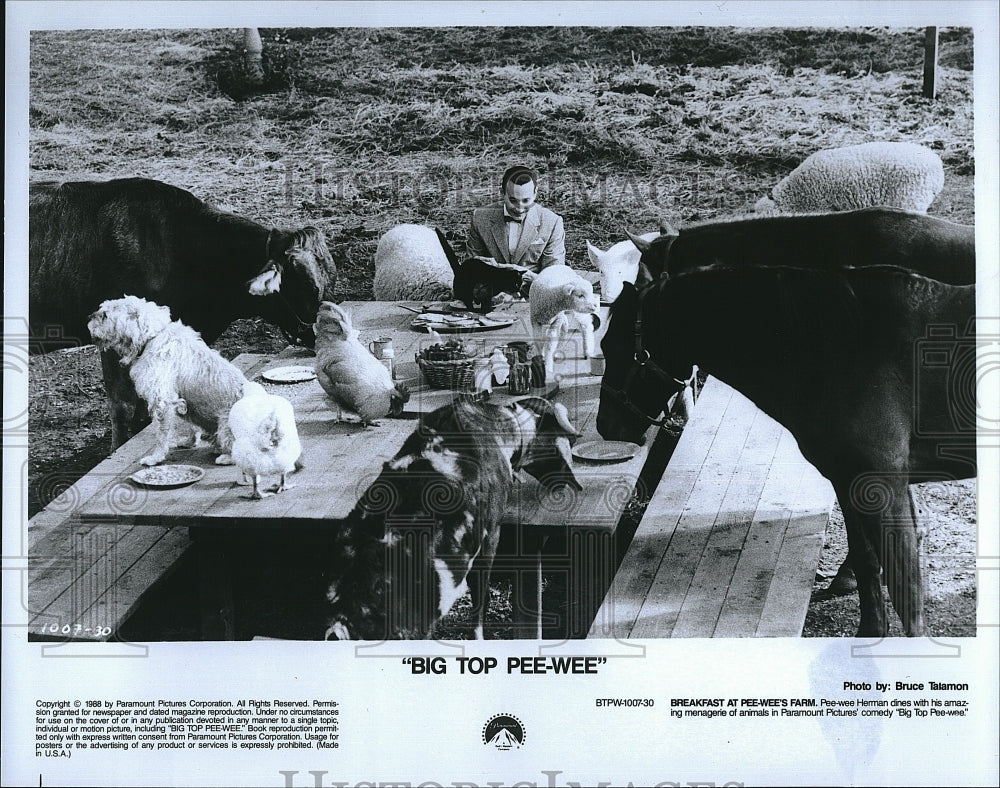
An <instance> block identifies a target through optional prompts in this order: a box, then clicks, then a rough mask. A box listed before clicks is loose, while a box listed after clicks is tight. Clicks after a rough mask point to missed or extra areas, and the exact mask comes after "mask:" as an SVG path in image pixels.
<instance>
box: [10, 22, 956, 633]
mask: <svg viewBox="0 0 1000 788" xmlns="http://www.w3.org/2000/svg"><path fill="white" fill-rule="evenodd" d="M261 34H262V36H263V39H264V65H265V70H266V82H265V85H264V89H263V90H261V91H256V92H254V91H250V90H249V89H248V86H247V81H246V78H245V74H244V73H243V70H242V65H241V52H242V38H241V36H240V34H239V31H237V30H170V31H156V30H143V31H134V30H128V31H120V30H119V31H59V32H41V33H34V34H33V35H32V38H31V61H30V108H29V123H30V172H31V177H33V178H35V177H59V178H95V177H96V178H110V177H121V176H147V177H152V178H157V179H160V180H163V181H167V182H169V183H172V184H175V185H177V186H181V187H184V188H187V189H189V190H191V191H192V192H194V193H195V194H196V195H197V196H199V197H201V198H203V199H206V200H209V201H212V202H215V203H217V204H219V205H223V206H226V207H229V208H231V209H233V210H235V211H237V212H238V213H241V214H243V215H246V216H248V217H251V218H254V219H257V220H259V221H261V222H263V223H266V224H275V225H278V226H301V225H306V224H312V225H315V226H317V227H319V228H320V229H321V230H323V231H324V232H325V233H326V235H327V238H328V242H329V244H330V247H331V250H332V251H333V252H334V255H335V258H336V260H337V263H338V266H339V272H340V278H339V282H338V288H337V295H338V300H347V299H368V298H371V281H372V275H373V268H372V262H373V256H374V251H375V246H376V244H377V242H378V239H379V237H380V236H381V235H382V234H383V233H384V232H385V231H386V230H388V229H389V228H391V227H392V226H394V225H396V224H400V223H403V222H417V223H421V224H432V225H436V226H439V227H441V228H442V229H444V230H445V231H446V232H447V233H448V234H449V235H450V236H451V237H452V238H453V239H455V240H456V241H457V242H458V243H459V244H461V242H463V241H464V237H465V232H466V227H467V223H468V221H469V217H470V214H471V211H472V209H473V207H475V206H477V205H480V204H483V203H486V202H490V201H492V200H493V199H494V198H495V196H496V194H497V189H498V185H499V184H498V178H499V173H500V172H501V171H502V170H503V169H504V168H505V167H507V166H508V165H510V164H513V163H527V164H530V165H532V166H534V167H535V168H537V170H538V171H539V173H540V175H541V184H540V185H541V189H540V201H541V202H543V203H544V204H545V205H547V206H549V207H551V208H553V209H554V210H556V211H557V212H559V213H560V214H562V216H563V217H564V219H565V223H566V229H567V257H568V262H569V263H570V264H571V265H574V266H577V267H581V268H587V267H589V264H588V263H587V257H586V251H585V241H586V240H590V241H592V242H594V243H596V244H597V245H599V246H602V247H606V246H608V245H610V244H611V243H614V242H617V241H619V240H622V239H623V238H624V237H625V236H624V232H625V230H626V229H629V230H634V231H646V230H649V229H653V228H655V226H656V224H657V221H658V219H659V217H661V216H665V217H667V218H668V219H670V220H671V221H673V222H681V223H683V222H685V221H691V220H696V219H706V218H711V217H715V216H725V215H730V214H734V213H741V212H745V211H748V210H749V209H750V208H751V207H752V205H753V204H754V203H755V202H756V201H757V199H759V198H760V197H761V196H763V195H764V194H766V193H767V192H768V190H769V189H770V188H771V187H772V186H773V185H774V184H775V183H776V182H777V181H778V180H780V178H781V177H782V176H783V175H784V174H785V173H787V172H788V171H790V170H791V169H793V168H794V167H795V166H796V165H797V164H798V163H799V162H800V161H801V160H802V159H804V158H805V157H806V156H808V155H809V154H810V153H812V152H814V151H816V150H818V149H822V148H828V147H836V146H840V145H848V144H854V143H860V142H867V141H872V140H890V141H897V140H898V141H911V142H918V143H921V144H923V145H926V146H928V147H930V148H932V149H933V150H935V151H936V152H937V153H938V154H939V155H940V156H941V158H942V160H943V162H944V165H945V172H946V179H945V188H944V190H943V192H942V193H941V195H940V196H939V197H938V199H937V200H936V202H935V203H934V205H933V206H932V207H931V213H934V214H937V215H940V216H943V217H946V218H949V219H952V220H955V221H960V222H965V223H972V222H973V220H974V200H973V179H974V172H975V161H974V156H973V142H972V140H973V118H972V110H973V97H972V70H971V69H972V60H973V58H972V35H971V32H970V31H968V30H963V29H943V30H942V31H941V53H940V58H939V64H940V71H939V80H938V84H939V90H938V98H937V100H936V101H930V100H927V99H924V98H922V97H921V77H922V71H921V70H922V59H923V52H922V43H923V31H922V30H918V29H867V28H866V29H846V28H844V29H837V30H817V29H778V28H774V29H753V30H741V29H734V28H571V27H570V28H461V29H459V28H437V29H315V28H310V29H282V30H277V29H271V30H261ZM281 346H283V340H281V338H280V337H279V336H277V335H276V332H274V331H272V330H271V329H270V328H269V327H268V326H266V325H262V324H260V323H255V322H253V321H242V322H241V324H239V325H237V326H235V327H234V328H233V329H231V330H230V331H229V332H227V334H226V335H225V336H224V337H223V338H222V339H221V340H220V342H219V343H218V344H217V347H219V349H220V350H221V351H222V352H223V353H224V355H227V356H229V357H231V356H233V355H235V354H237V353H239V352H241V351H268V350H275V349H278V348H279V347H281ZM29 386H30V390H31V401H30V413H29V428H30V431H31V446H30V449H29V466H30V467H29V513H34V512H35V511H37V510H38V509H39V508H41V507H42V506H44V505H45V503H46V502H47V501H49V500H51V499H52V498H53V497H54V496H55V495H57V494H58V492H59V491H60V490H61V489H64V488H65V487H66V486H67V485H68V484H70V483H72V481H73V480H74V479H75V478H77V477H78V476H79V475H80V474H82V473H85V472H86V471H87V470H88V469H89V468H91V467H93V465H94V464H96V462H98V461H99V460H100V459H101V458H103V457H104V456H106V454H107V452H108V450H109V448H110V434H109V430H108V427H107V421H106V415H105V410H104V408H105V405H104V400H103V387H102V384H101V380H100V372H99V364H98V361H97V358H96V354H95V353H94V351H93V349H92V348H89V349H88V348H84V349H82V350H80V351H78V352H76V353H71V354H50V355H48V356H45V357H38V358H34V359H32V361H31V368H30V381H29ZM974 511H975V504H974V501H973V502H972V512H973V516H974ZM932 620H933V617H932ZM830 634H835V633H830Z"/></svg>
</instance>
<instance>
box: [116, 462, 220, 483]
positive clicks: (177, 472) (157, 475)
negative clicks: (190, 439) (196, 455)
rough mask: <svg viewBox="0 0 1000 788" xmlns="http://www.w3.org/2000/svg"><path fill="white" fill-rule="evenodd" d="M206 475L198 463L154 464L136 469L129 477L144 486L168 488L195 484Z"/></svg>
mask: <svg viewBox="0 0 1000 788" xmlns="http://www.w3.org/2000/svg"><path fill="white" fill-rule="evenodd" d="M204 475H205V471H204V470H202V469H201V468H199V467H198V466H197V465H154V466H152V467H151V468H143V469H142V470H141V471H136V472H135V473H133V474H132V475H131V476H129V478H130V479H131V480H132V481H134V482H135V483H136V484H141V485H142V486H143V487H160V488H162V489H167V488H170V487H184V486H186V485H188V484H194V483H195V482H196V481H198V480H199V479H200V478H201V477H202V476H204Z"/></svg>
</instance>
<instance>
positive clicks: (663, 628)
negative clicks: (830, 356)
mask: <svg viewBox="0 0 1000 788" xmlns="http://www.w3.org/2000/svg"><path fill="white" fill-rule="evenodd" d="M833 500H834V493H833V488H832V486H831V485H830V483H829V482H828V481H827V480H826V479H824V478H823V477H822V476H820V474H819V473H818V472H817V471H816V469H815V468H813V466H812V465H810V464H809V463H807V462H806V461H805V460H804V459H803V457H802V455H801V454H800V453H799V450H798V447H797V445H796V442H795V439H794V438H793V437H792V436H791V434H790V433H789V432H788V431H787V430H785V429H784V428H783V427H782V426H781V425H779V424H778V423H777V422H775V421H774V420H772V419H771V418H770V417H768V416H767V415H766V414H764V413H763V412H761V411H760V410H758V409H757V408H756V407H755V406H754V405H753V403H752V402H750V401H749V400H748V399H746V398H745V397H744V396H743V395H742V394H740V393H739V392H736V391H734V390H733V389H732V388H730V387H729V386H727V385H726V384H724V383H722V382H721V381H719V380H716V379H715V378H709V379H708V381H707V383H706V386H705V388H704V390H703V391H702V393H701V396H700V397H699V398H698V402H697V405H696V407H695V408H694V411H693V413H692V414H691V417H690V420H689V421H688V424H687V426H686V427H685V429H684V432H683V434H682V435H681V437H680V439H679V441H678V443H677V447H676V449H675V450H674V454H673V456H672V457H671V459H670V462H669V463H668V465H667V468H666V470H665V472H664V474H663V477H662V479H661V481H660V483H659V485H658V486H657V488H656V490H655V491H654V493H653V495H652V497H651V499H650V502H649V505H648V507H647V509H646V511H645V513H644V514H643V517H642V519H641V521H640V523H639V526H638V528H637V530H636V532H635V535H634V537H633V539H632V542H631V544H630V546H629V548H628V550H627V551H626V553H625V555H624V557H623V559H622V562H621V565H620V566H619V569H618V571H617V573H616V575H615V579H614V582H613V583H612V586H611V588H610V590H609V591H608V593H607V595H606V597H605V600H604V604H603V605H602V606H601V608H600V610H599V611H598V615H597V617H596V619H595V621H594V624H593V626H592V627H591V631H590V634H589V637H599V638H620V639H625V638H662V637H782V636H787V637H797V636H800V635H801V633H802V625H803V622H804V621H805V616H806V612H807V609H808V605H809V598H810V594H811V591H812V587H813V582H814V580H815V573H816V568H817V566H818V562H819V556H820V551H821V550H822V547H823V536H824V532H825V529H826V523H827V521H828V520H829V516H830V508H831V506H832V504H833Z"/></svg>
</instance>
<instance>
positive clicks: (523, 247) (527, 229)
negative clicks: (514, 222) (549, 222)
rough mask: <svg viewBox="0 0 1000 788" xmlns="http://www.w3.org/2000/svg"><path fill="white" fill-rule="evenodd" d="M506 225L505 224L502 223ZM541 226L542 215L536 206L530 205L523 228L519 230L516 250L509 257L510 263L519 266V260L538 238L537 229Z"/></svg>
mask: <svg viewBox="0 0 1000 788" xmlns="http://www.w3.org/2000/svg"><path fill="white" fill-rule="evenodd" d="M504 224H506V222H504ZM541 226H542V214H541V212H540V211H539V210H538V209H537V206H534V205H532V206H531V208H529V209H528V215H527V216H525V217H524V226H523V227H522V228H521V238H520V240H519V241H518V242H517V248H516V249H515V250H514V254H513V255H512V256H511V260H510V262H512V263H515V264H520V263H521V259H522V258H523V257H524V255H525V254H526V253H527V251H528V247H529V246H531V242H532V241H534V240H535V239H536V238H537V237H538V229H539V228H540V227H541Z"/></svg>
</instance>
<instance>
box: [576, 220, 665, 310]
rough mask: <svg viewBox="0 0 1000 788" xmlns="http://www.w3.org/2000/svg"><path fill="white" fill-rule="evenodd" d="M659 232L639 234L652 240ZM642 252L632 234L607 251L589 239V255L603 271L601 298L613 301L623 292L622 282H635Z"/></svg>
mask: <svg viewBox="0 0 1000 788" xmlns="http://www.w3.org/2000/svg"><path fill="white" fill-rule="evenodd" d="M659 235H660V234H659V232H651V233H645V234H643V235H640V236H638V237H639V238H642V239H643V240H644V241H652V240H653V239H654V238H658V237H659ZM641 256H642V252H640V251H639V248H638V247H637V246H636V245H635V243H634V242H633V241H632V239H631V236H630V237H629V238H626V239H625V240H624V241H619V242H618V243H616V244H615V245H614V246H611V247H609V248H608V249H607V250H606V251H601V250H600V249H598V248H597V247H596V246H594V245H593V244H592V243H591V242H590V241H587V257H589V258H590V262H591V263H593V264H594V267H595V268H597V270H598V271H600V272H601V300H602V301H604V302H605V303H613V302H614V300H615V299H616V298H618V296H619V295H620V294H621V292H622V284H623V283H624V282H631V283H632V284H635V279H636V275H637V274H638V273H639V258H640V257H641Z"/></svg>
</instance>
